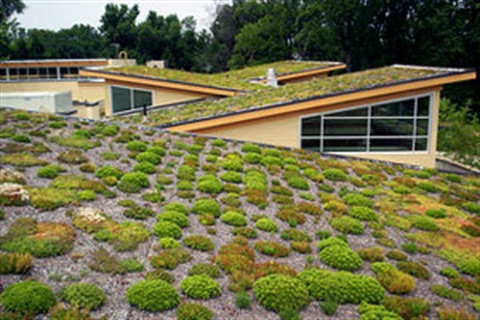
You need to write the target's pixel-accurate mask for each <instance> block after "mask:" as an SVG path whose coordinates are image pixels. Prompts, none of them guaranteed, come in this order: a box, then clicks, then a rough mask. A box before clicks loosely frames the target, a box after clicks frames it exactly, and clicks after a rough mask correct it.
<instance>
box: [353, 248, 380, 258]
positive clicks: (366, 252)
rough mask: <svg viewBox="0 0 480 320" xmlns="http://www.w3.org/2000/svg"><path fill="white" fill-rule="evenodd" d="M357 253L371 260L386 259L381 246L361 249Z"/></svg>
mask: <svg viewBox="0 0 480 320" xmlns="http://www.w3.org/2000/svg"><path fill="white" fill-rule="evenodd" d="M357 253H358V255H359V256H360V258H362V259H363V260H366V261H369V262H382V261H383V260H384V257H383V249H382V248H381V247H372V248H365V249H360V250H358V251H357Z"/></svg>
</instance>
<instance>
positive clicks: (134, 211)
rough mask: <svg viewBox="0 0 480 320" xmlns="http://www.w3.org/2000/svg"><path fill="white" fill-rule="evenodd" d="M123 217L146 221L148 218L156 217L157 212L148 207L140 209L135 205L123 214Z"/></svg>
mask: <svg viewBox="0 0 480 320" xmlns="http://www.w3.org/2000/svg"><path fill="white" fill-rule="evenodd" d="M123 215H124V216H125V217H127V218H132V219H139V220H144V219H147V218H148V217H152V216H153V215H155V211H153V210H152V209H150V208H147V207H140V206H136V205H135V204H134V206H133V207H131V208H128V209H127V210H125V211H124V212H123Z"/></svg>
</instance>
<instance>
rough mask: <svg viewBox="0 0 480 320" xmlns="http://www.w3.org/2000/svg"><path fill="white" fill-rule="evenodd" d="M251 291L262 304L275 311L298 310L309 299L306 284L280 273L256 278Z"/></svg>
mask: <svg viewBox="0 0 480 320" xmlns="http://www.w3.org/2000/svg"><path fill="white" fill-rule="evenodd" d="M253 292H254V293H255V297H256V298H257V299H258V302H259V303H260V304H261V305H262V306H264V307H265V308H267V309H269V310H272V311H275V312H280V311H282V310H288V309H289V310H299V309H302V308H303V307H305V306H306V305H307V304H308V303H309V301H310V297H309V293H308V289H307V286H306V285H305V284H304V283H303V282H302V281H300V280H298V279H296V278H294V277H291V276H287V275H282V274H272V275H269V276H266V277H263V278H260V279H258V280H257V281H256V282H255V283H254V285H253Z"/></svg>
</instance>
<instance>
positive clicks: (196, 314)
mask: <svg viewBox="0 0 480 320" xmlns="http://www.w3.org/2000/svg"><path fill="white" fill-rule="evenodd" d="M213 316H214V313H213V312H212V311H211V310H210V309H208V308H207V307H205V306H202V305H201V304H198V303H193V302H186V303H182V304H181V305H180V307H178V309H177V320H212V319H213Z"/></svg>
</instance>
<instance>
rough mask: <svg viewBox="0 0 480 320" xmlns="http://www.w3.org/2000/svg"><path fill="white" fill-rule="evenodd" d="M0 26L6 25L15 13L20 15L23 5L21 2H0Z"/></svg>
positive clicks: (10, 0) (9, 0)
mask: <svg viewBox="0 0 480 320" xmlns="http://www.w3.org/2000/svg"><path fill="white" fill-rule="evenodd" d="M0 3H1V6H0V24H2V23H6V22H8V21H9V20H10V18H11V17H12V15H14V14H15V13H17V14H18V13H22V12H23V9H25V4H24V3H23V1H22V0H0Z"/></svg>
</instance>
